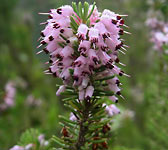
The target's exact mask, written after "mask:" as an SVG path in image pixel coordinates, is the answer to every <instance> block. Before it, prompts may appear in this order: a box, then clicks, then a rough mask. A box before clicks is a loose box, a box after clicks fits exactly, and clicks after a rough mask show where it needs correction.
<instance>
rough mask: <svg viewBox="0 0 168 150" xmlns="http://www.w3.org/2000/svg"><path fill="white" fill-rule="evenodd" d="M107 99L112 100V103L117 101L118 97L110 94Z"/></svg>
mask: <svg viewBox="0 0 168 150" xmlns="http://www.w3.org/2000/svg"><path fill="white" fill-rule="evenodd" d="M109 99H110V100H112V101H113V102H114V103H117V102H118V98H117V97H116V96H110V97H109Z"/></svg>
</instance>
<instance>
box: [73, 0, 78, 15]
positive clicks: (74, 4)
mask: <svg viewBox="0 0 168 150" xmlns="http://www.w3.org/2000/svg"><path fill="white" fill-rule="evenodd" d="M72 8H73V10H74V12H75V13H76V14H77V15H78V16H79V12H78V8H77V5H76V3H75V2H72Z"/></svg>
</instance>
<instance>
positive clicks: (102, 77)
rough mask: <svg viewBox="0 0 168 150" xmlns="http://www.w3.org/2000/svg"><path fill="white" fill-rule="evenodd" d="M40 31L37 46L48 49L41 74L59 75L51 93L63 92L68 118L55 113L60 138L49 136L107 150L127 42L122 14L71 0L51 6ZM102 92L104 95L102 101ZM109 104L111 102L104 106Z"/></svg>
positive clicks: (67, 145) (64, 145)
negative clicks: (59, 81)
mask: <svg viewBox="0 0 168 150" xmlns="http://www.w3.org/2000/svg"><path fill="white" fill-rule="evenodd" d="M40 14H43V15H48V17H49V19H48V20H47V21H46V22H44V23H41V24H44V25H46V27H45V29H44V30H42V32H41V38H40V39H41V42H40V45H39V46H38V48H40V47H42V46H44V48H43V50H42V51H39V52H38V54H39V53H41V52H43V51H44V52H45V53H46V54H49V56H50V57H49V61H48V62H47V64H49V68H48V70H46V71H45V73H46V74H52V75H53V76H54V77H58V78H60V79H62V81H63V84H62V85H58V87H59V89H58V91H57V92H56V95H58V96H59V95H64V96H66V98H64V99H63V101H64V105H65V106H66V107H67V108H68V109H70V111H71V115H70V118H69V119H68V118H66V117H64V116H60V119H61V120H62V123H60V124H61V125H62V127H63V128H62V131H61V133H62V137H61V138H57V137H55V136H54V137H53V140H54V141H55V142H56V143H57V145H58V146H59V147H60V149H69V150H70V149H71V150H72V149H74V150H82V149H83V150H87V149H88V150H90V149H92V150H99V149H108V139H109V135H110V132H109V131H110V124H111V119H112V118H111V117H112V116H113V115H115V114H118V113H120V110H119V109H118V108H117V107H116V106H115V104H113V103H117V102H118V98H119V97H121V98H124V97H123V96H122V94H121V88H120V85H121V83H120V80H119V78H118V77H119V76H128V75H127V74H125V73H124V71H123V70H121V68H120V66H121V65H124V64H122V63H121V62H120V60H119V58H118V55H119V53H120V52H121V53H123V54H125V52H124V51H126V49H125V47H127V46H126V45H125V44H124V43H123V40H122V39H121V37H120V36H121V35H123V34H124V33H129V32H126V31H124V30H123V28H122V27H123V26H125V27H127V26H126V25H125V24H124V19H123V18H122V17H123V16H126V15H123V16H122V15H119V14H116V13H114V12H112V11H110V10H107V9H105V10H104V11H103V12H102V13H101V12H99V11H98V9H97V7H96V5H95V3H94V4H93V5H90V6H89V4H88V3H87V2H85V3H84V4H82V3H81V2H79V3H78V5H77V4H76V3H74V2H73V3H72V6H69V5H66V6H62V7H60V8H58V9H51V10H50V11H49V13H40ZM105 97H108V98H109V100H108V101H107V100H106V99H105ZM107 103H108V104H110V105H107Z"/></svg>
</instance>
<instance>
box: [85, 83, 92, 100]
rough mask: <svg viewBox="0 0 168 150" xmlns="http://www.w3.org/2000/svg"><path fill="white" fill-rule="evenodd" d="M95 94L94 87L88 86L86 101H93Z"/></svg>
mask: <svg viewBox="0 0 168 150" xmlns="http://www.w3.org/2000/svg"><path fill="white" fill-rule="evenodd" d="M93 92H94V87H93V86H88V87H87V89H86V93H85V98H86V99H91V97H92V96H93Z"/></svg>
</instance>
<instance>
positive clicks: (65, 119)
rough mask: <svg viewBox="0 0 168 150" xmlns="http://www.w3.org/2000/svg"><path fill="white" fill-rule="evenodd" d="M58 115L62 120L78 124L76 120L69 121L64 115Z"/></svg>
mask: <svg viewBox="0 0 168 150" xmlns="http://www.w3.org/2000/svg"><path fill="white" fill-rule="evenodd" d="M58 117H59V118H60V119H61V120H63V121H64V122H68V123H71V124H75V125H76V124H78V123H77V122H74V121H71V120H69V119H67V118H66V117H64V116H61V115H59V116H58Z"/></svg>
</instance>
